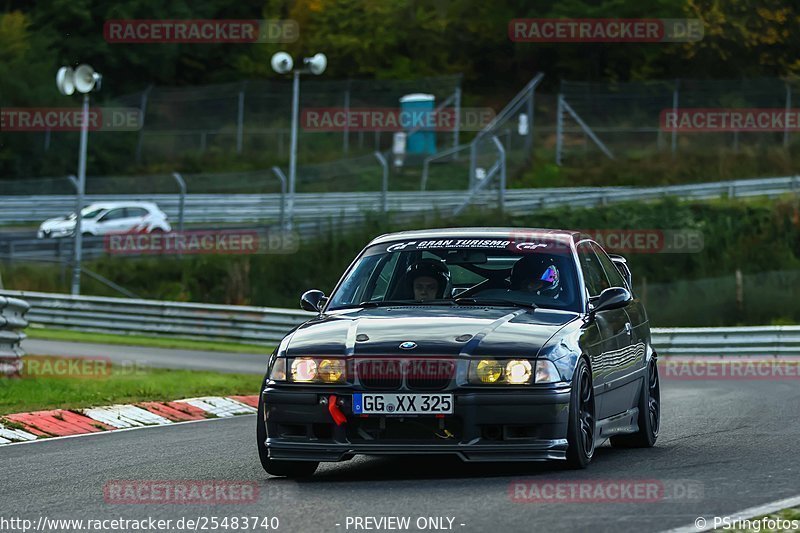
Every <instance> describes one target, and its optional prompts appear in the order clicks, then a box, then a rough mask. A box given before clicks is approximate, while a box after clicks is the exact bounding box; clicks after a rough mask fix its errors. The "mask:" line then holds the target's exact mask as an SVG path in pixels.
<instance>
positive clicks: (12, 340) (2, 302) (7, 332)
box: [0, 296, 30, 375]
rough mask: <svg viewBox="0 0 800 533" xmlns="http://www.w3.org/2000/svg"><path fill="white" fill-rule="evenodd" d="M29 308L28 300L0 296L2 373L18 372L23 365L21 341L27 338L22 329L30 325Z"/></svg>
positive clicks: (0, 372) (0, 355) (0, 367)
mask: <svg viewBox="0 0 800 533" xmlns="http://www.w3.org/2000/svg"><path fill="white" fill-rule="evenodd" d="M29 308H30V305H29V304H28V302H25V301H23V300H20V299H18V298H13V297H12V298H8V297H5V296H0V375H13V374H17V373H19V371H20V369H21V367H22V361H21V359H20V358H21V357H22V355H23V352H22V348H20V347H19V343H20V342H21V341H22V339H24V338H25V334H24V333H23V332H22V330H23V329H25V327H26V326H27V325H28V321H27V320H26V319H25V313H26V312H27V311H28V309H29Z"/></svg>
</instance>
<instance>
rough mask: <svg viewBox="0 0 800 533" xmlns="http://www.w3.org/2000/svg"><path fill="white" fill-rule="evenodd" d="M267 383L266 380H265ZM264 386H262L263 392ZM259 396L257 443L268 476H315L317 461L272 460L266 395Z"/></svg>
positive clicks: (259, 455) (262, 464) (259, 456)
mask: <svg viewBox="0 0 800 533" xmlns="http://www.w3.org/2000/svg"><path fill="white" fill-rule="evenodd" d="M264 383H266V380H264ZM263 390H264V384H262V385H261V391H263ZM261 391H259V396H258V421H257V422H256V441H257V443H256V444H257V445H258V458H259V459H260V460H261V466H262V467H264V470H265V471H266V472H267V474H271V475H273V476H282V477H308V476H311V475H313V474H314V472H315V471H316V470H317V467H318V466H319V463H318V462H316V461H277V460H275V459H270V457H269V450H267V445H266V440H267V424H266V421H265V420H264V395H263V394H260V392H261Z"/></svg>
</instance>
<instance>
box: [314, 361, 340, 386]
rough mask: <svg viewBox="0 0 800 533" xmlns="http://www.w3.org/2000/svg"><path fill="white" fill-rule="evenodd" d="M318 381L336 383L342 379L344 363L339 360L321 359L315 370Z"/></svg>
mask: <svg viewBox="0 0 800 533" xmlns="http://www.w3.org/2000/svg"><path fill="white" fill-rule="evenodd" d="M317 373H318V374H319V379H321V380H322V381H324V382H326V383H336V382H337V381H342V380H343V378H344V361H342V360H340V359H323V360H322V361H320V362H319V368H318V370H317Z"/></svg>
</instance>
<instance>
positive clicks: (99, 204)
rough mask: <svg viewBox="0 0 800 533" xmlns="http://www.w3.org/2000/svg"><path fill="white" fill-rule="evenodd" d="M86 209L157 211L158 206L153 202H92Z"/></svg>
mask: <svg viewBox="0 0 800 533" xmlns="http://www.w3.org/2000/svg"><path fill="white" fill-rule="evenodd" d="M86 207H91V208H93V209H114V208H115V207H144V208H146V209H158V206H157V205H156V204H154V203H153V202H138V201H126V202H94V203H92V204H89V205H87V206H86Z"/></svg>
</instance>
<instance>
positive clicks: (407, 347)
mask: <svg viewBox="0 0 800 533" xmlns="http://www.w3.org/2000/svg"><path fill="white" fill-rule="evenodd" d="M416 347H417V343H416V342H412V341H406V342H404V343H401V344H400V349H401V350H413V349H414V348H416Z"/></svg>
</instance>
